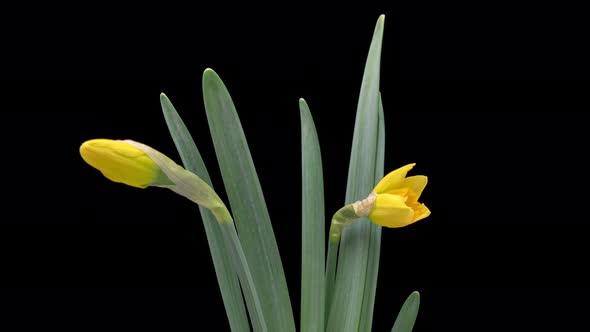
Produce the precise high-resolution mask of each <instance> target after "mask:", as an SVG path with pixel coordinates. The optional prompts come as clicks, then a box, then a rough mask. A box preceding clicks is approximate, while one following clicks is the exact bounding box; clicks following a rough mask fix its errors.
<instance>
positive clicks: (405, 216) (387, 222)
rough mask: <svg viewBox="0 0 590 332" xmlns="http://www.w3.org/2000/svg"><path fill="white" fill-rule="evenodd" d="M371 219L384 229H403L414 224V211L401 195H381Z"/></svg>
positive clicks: (370, 216) (370, 215) (376, 201)
mask: <svg viewBox="0 0 590 332" xmlns="http://www.w3.org/2000/svg"><path fill="white" fill-rule="evenodd" d="M369 219H370V220H371V221H372V222H374V223H375V224H377V225H380V226H384V227H403V226H406V225H409V224H411V223H412V222H414V210H413V209H412V208H410V207H408V206H407V205H406V203H405V198H404V197H402V196H399V195H390V194H379V195H377V198H376V199H375V207H374V208H373V211H371V213H370V214H369Z"/></svg>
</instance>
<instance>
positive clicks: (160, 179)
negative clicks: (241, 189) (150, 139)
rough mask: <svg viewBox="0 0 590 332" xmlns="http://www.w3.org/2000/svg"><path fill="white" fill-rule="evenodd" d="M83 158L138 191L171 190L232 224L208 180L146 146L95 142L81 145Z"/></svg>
mask: <svg viewBox="0 0 590 332" xmlns="http://www.w3.org/2000/svg"><path fill="white" fill-rule="evenodd" d="M80 155H81V156H82V159H84V161H86V162H87V163H88V164H89V165H90V166H92V167H94V168H96V169H98V170H99V171H100V172H101V173H102V174H103V175H104V176H105V177H106V178H108V179H109V180H111V181H114V182H119V183H124V184H126V185H129V186H133V187H137V188H147V187H150V186H154V187H162V188H168V189H170V190H172V191H174V192H176V193H177V194H179V195H181V196H184V197H186V198H188V199H190V200H191V201H193V202H195V203H197V204H199V205H200V206H202V207H204V208H207V209H209V210H211V212H212V213H213V214H214V215H215V218H216V219H217V221H218V222H220V223H231V222H232V218H231V215H230V213H229V211H228V210H227V207H226V206H225V204H223V201H222V200H221V199H220V198H219V196H218V195H217V193H216V192H215V191H214V190H213V189H212V188H211V187H210V186H209V185H208V184H207V183H206V182H205V181H203V180H202V179H201V178H200V177H198V176H197V175H196V174H194V173H192V172H189V171H187V170H186V169H184V168H183V167H182V166H180V165H178V164H176V163H175V162H174V161H173V160H172V159H170V158H168V157H167V156H166V155H164V154H163V153H161V152H159V151H157V150H155V149H153V148H151V147H149V146H147V145H145V144H142V143H139V142H135V141H132V140H111V139H93V140H89V141H86V142H84V143H83V144H82V145H81V146H80Z"/></svg>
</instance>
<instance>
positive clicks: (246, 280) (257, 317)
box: [218, 213, 268, 332]
mask: <svg viewBox="0 0 590 332" xmlns="http://www.w3.org/2000/svg"><path fill="white" fill-rule="evenodd" d="M227 215H228V216H229V213H228V214H227ZM218 221H219V227H220V228H221V232H222V233H223V238H224V244H225V246H226V249H227V252H228V253H229V254H230V256H231V260H232V264H233V265H234V269H235V270H236V271H237V273H238V276H239V278H240V283H241V285H242V289H243V291H244V298H245V299H246V305H247V306H248V311H249V312H250V319H251V321H252V326H253V327H254V331H265V332H266V331H268V328H267V327H266V321H265V319H264V314H263V313H262V307H261V305H260V298H259V296H258V292H257V291H256V287H255V285H254V279H252V274H251V273H250V267H249V266H248V261H246V256H245V255H244V250H243V249H242V244H241V243H240V239H239V238H238V233H237V232H236V228H235V227H234V224H233V222H231V219H230V220H229V222H228V220H218Z"/></svg>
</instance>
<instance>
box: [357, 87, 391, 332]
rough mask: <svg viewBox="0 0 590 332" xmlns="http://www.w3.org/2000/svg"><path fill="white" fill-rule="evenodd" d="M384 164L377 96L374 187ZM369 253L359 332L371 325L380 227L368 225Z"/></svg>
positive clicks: (380, 108)
mask: <svg viewBox="0 0 590 332" xmlns="http://www.w3.org/2000/svg"><path fill="white" fill-rule="evenodd" d="M384 163H385V120H384V117H383V102H382V100H381V94H379V125H378V130H377V157H376V159H375V185H377V182H379V181H380V179H381V178H383V166H384ZM370 230H371V234H370V236H369V237H370V240H369V244H370V246H369V253H368V257H367V276H366V278H365V294H364V298H363V307H362V311H361V323H360V327H359V331H371V327H372V325H373V309H374V307H375V294H376V292H377V276H378V274H379V256H380V253H381V227H380V226H377V225H375V224H373V223H371V224H370Z"/></svg>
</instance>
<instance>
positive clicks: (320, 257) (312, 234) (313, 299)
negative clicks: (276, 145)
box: [299, 99, 326, 332]
mask: <svg viewBox="0 0 590 332" xmlns="http://www.w3.org/2000/svg"><path fill="white" fill-rule="evenodd" d="M299 110H300V113H301V167H302V175H301V178H302V179H301V196H302V197H301V218H302V232H301V328H300V330H301V332H320V331H324V319H325V318H324V310H325V308H324V299H325V293H324V288H325V287H324V278H325V276H324V264H325V256H324V255H325V253H326V250H325V242H324V241H325V238H324V233H325V228H326V222H325V215H324V180H323V174H322V159H321V154H320V143H319V140H318V135H317V132H316V129H315V125H314V123H313V118H312V116H311V113H310V111H309V107H308V106H307V103H306V102H305V100H303V99H300V100H299Z"/></svg>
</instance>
